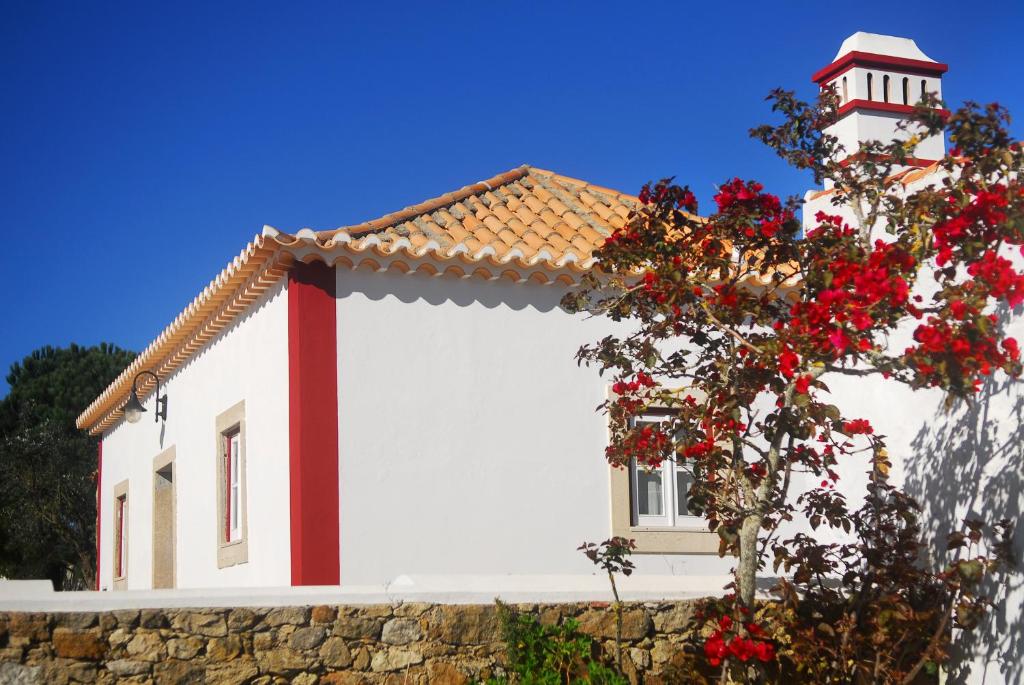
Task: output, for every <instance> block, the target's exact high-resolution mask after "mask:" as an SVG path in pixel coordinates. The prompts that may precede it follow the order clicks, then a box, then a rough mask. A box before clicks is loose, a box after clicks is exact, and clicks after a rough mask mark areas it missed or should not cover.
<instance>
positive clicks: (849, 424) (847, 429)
mask: <svg viewBox="0 0 1024 685" xmlns="http://www.w3.org/2000/svg"><path fill="white" fill-rule="evenodd" d="M843 432H844V433H846V434H847V435H870V434H871V433H874V432H875V429H874V428H872V427H871V423H870V422H868V420H867V419H854V420H853V421H846V422H844V423H843Z"/></svg>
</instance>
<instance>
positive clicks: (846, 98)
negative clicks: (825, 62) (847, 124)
mask: <svg viewBox="0 0 1024 685" xmlns="http://www.w3.org/2000/svg"><path fill="white" fill-rule="evenodd" d="M849 101H850V91H849V89H848V88H847V86H846V77H845V76H844V77H843V102H844V103H846V102H849Z"/></svg>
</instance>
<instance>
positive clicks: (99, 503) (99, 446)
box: [96, 436, 103, 590]
mask: <svg viewBox="0 0 1024 685" xmlns="http://www.w3.org/2000/svg"><path fill="white" fill-rule="evenodd" d="M102 513H103V437H102V436H100V441H99V442H98V443H96V589H97V590H99V589H100V538H101V537H102V536H101V533H102V532H103V516H102Z"/></svg>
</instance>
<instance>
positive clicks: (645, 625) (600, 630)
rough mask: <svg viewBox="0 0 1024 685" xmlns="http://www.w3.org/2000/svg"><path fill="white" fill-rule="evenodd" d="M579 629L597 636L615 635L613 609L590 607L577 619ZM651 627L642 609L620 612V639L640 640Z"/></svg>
mask: <svg viewBox="0 0 1024 685" xmlns="http://www.w3.org/2000/svg"><path fill="white" fill-rule="evenodd" d="M577 620H578V621H579V622H580V631H581V632H584V633H586V634H587V635H590V636H592V637H597V638H613V639H614V637H615V611H614V610H612V609H591V610H589V611H585V612H583V613H582V614H581V615H580V616H579V618H578V619H577ZM652 628H653V624H652V623H651V617H650V616H649V615H648V614H647V612H646V611H644V610H643V609H626V610H625V611H623V613H622V639H623V640H640V639H643V638H644V637H646V636H647V635H648V634H649V633H650V632H651V629H652Z"/></svg>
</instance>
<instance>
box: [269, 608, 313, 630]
mask: <svg viewBox="0 0 1024 685" xmlns="http://www.w3.org/2000/svg"><path fill="white" fill-rule="evenodd" d="M264 622H265V623H266V624H267V625H269V626H283V625H293V626H301V625H305V624H306V623H308V622H309V607H277V608H275V609H271V610H270V611H268V612H267V617H266V618H265V619H264Z"/></svg>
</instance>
